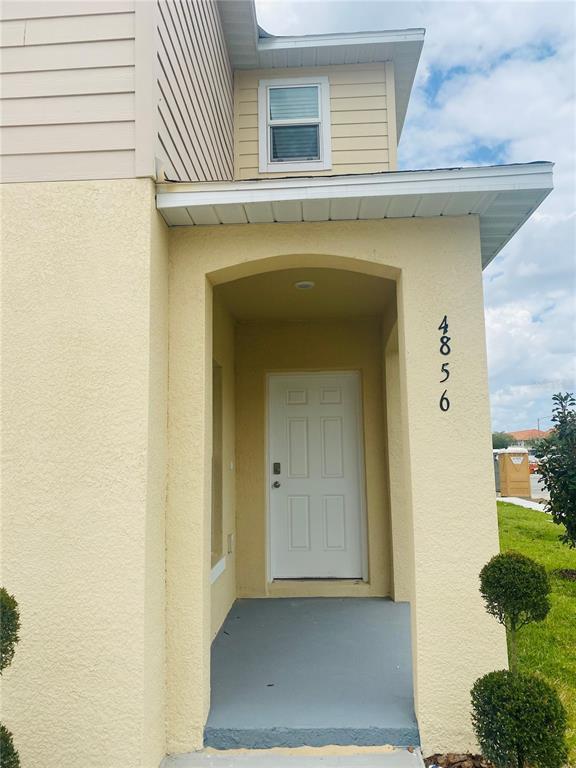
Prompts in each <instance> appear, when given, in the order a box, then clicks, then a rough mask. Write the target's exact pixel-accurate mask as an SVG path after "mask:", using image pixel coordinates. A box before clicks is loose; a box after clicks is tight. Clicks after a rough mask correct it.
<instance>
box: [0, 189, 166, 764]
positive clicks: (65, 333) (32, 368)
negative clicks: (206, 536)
mask: <svg viewBox="0 0 576 768" xmlns="http://www.w3.org/2000/svg"><path fill="white" fill-rule="evenodd" d="M2 259H3V264H2V290H3V294H2V343H3V344H2V352H3V361H2V362H3V382H2V383H3V403H2V405H3V408H2V435H3V449H4V450H3V453H4V456H3V488H2V568H1V574H0V583H1V584H2V585H3V586H5V587H6V588H7V589H8V590H9V591H10V592H13V593H14V594H15V596H16V598H17V600H18V602H19V604H20V610H21V620H22V628H21V633H20V635H21V641H20V643H19V644H18V646H17V651H16V656H15V658H14V662H13V664H12V666H11V667H10V668H9V669H7V670H6V672H5V673H4V675H3V677H2V684H3V699H2V720H3V722H5V724H6V725H7V726H8V727H9V728H10V729H11V730H12V732H13V734H14V740H15V743H16V744H17V747H18V750H19V751H20V755H21V760H22V766H23V768H28V767H29V766H30V767H32V766H42V768H68V767H69V766H73V765H82V766H83V767H85V768H91V767H92V766H93V767H94V768H105V767H106V768H112V766H113V767H114V768H116V766H118V767H119V766H122V768H141V767H142V766H146V767H147V766H150V768H152V766H154V768H157V766H158V763H159V761H160V759H161V757H162V755H163V754H164V750H165V734H164V730H165V729H164V714H165V712H164V689H165V675H164V668H165V664H164V635H165V624H164V499H165V488H166V482H165V481H166V478H165V468H166V451H167V441H166V396H167V309H168V304H167V298H168V294H167V230H166V227H165V225H164V223H163V222H162V221H161V220H160V218H159V216H158V215H157V213H156V211H155V209H154V187H153V185H152V183H151V182H150V181H147V180H130V181H110V182H88V181H86V182H68V183H59V182H58V183H42V184H40V183H38V184H14V185H9V186H4V187H3V188H2Z"/></svg>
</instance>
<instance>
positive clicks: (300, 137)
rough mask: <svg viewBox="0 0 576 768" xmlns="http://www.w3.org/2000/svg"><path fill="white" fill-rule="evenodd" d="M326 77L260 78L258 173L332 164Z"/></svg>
mask: <svg viewBox="0 0 576 768" xmlns="http://www.w3.org/2000/svg"><path fill="white" fill-rule="evenodd" d="M328 88H329V86H328V78H327V77H315V78H313V77H299V78H295V79H293V80H284V79H282V80H261V81H260V85H259V88H258V145H259V166H260V172H262V173H270V172H273V173H274V172H275V173H285V172H288V171H315V170H316V171H323V170H327V169H329V168H331V167H332V160H331V148H330V99H329V92H328Z"/></svg>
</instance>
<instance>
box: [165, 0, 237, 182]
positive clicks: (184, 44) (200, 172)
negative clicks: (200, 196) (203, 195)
mask: <svg viewBox="0 0 576 768" xmlns="http://www.w3.org/2000/svg"><path fill="white" fill-rule="evenodd" d="M157 78H158V88H159V102H158V146H157V149H156V154H157V155H158V157H159V158H160V161H161V164H162V167H163V172H164V174H165V176H166V178H168V179H170V180H174V181H225V180H231V179H232V177H233V165H234V156H233V146H234V139H233V101H234V95H233V77H232V70H231V68H230V62H229V59H228V53H227V51H226V44H225V40H224V35H223V31H222V24H221V21H220V16H219V13H218V8H217V5H216V3H215V2H214V0H202V2H197V0H180V1H179V2H174V0H162V2H160V3H159V4H158V69H157Z"/></svg>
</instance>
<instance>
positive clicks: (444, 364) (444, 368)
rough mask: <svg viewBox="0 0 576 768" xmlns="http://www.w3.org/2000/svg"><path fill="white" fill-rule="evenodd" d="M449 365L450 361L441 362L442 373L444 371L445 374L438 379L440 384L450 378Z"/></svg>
mask: <svg viewBox="0 0 576 768" xmlns="http://www.w3.org/2000/svg"><path fill="white" fill-rule="evenodd" d="M449 365H450V363H442V373H445V374H446V375H445V376H444V378H443V379H440V384H444V382H445V381H448V379H449V378H450V371H449V370H448V366H449Z"/></svg>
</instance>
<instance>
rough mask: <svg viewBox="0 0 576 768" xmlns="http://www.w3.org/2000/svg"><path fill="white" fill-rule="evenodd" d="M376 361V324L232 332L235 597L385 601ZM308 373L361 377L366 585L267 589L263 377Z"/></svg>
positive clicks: (274, 325)
mask: <svg viewBox="0 0 576 768" xmlns="http://www.w3.org/2000/svg"><path fill="white" fill-rule="evenodd" d="M381 360H382V352H381V327H380V320H379V318H378V317H373V318H342V319H337V320H327V321H320V322H306V323H299V322H268V323H266V322H262V323H259V322H241V323H239V324H238V325H237V327H236V361H237V363H236V367H237V376H236V386H237V391H236V403H237V404H236V409H237V418H238V430H237V435H238V441H237V445H236V453H237V457H238V471H237V483H236V494H237V496H236V506H237V520H238V549H237V552H238V554H237V573H238V595H239V596H240V597H264V596H274V595H280V594H281V595H283V596H288V595H291V596H298V595H302V596H306V595H314V596H318V595H322V594H328V595H351V594H355V595H372V596H375V595H388V594H389V592H390V575H391V553H390V526H389V510H388V503H387V487H386V469H385V462H386V455H385V442H386V434H385V432H386V430H385V422H384V414H383V410H382V367H381ZM308 370H317V371H318V370H320V371H328V370H358V371H360V372H361V381H362V405H363V416H364V424H363V430H364V435H363V436H364V455H365V462H366V502H367V517H368V526H367V527H368V560H369V580H368V583H363V582H361V581H360V582H356V583H350V582H349V581H343V582H340V583H339V582H326V581H321V582H310V581H308V582H301V581H294V582H286V581H282V582H276V583H272V584H270V583H268V580H267V575H266V570H267V566H266V556H267V544H266V542H267V524H266V519H267V512H266V488H267V482H266V470H265V467H266V443H267V436H266V430H267V423H266V409H267V401H266V398H267V391H266V386H267V383H266V374H267V373H271V372H279V371H308Z"/></svg>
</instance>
